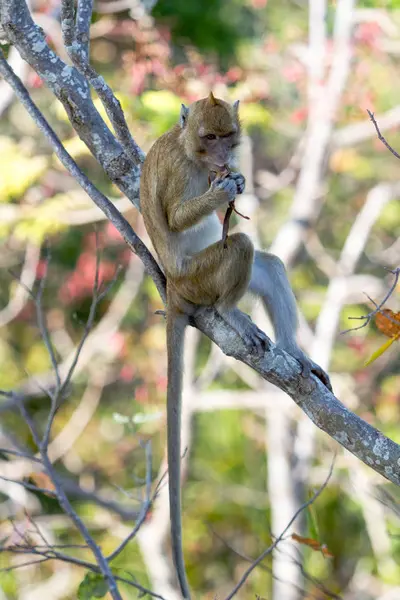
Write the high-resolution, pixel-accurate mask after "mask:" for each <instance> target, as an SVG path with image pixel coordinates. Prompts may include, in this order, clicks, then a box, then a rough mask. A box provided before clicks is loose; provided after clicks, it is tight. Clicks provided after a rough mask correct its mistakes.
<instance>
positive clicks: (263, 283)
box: [249, 251, 331, 389]
mask: <svg viewBox="0 0 400 600" xmlns="http://www.w3.org/2000/svg"><path fill="white" fill-rule="evenodd" d="M249 290H250V291H251V292H253V293H254V294H257V295H258V296H260V297H261V298H262V300H263V303H264V306H265V308H266V310H267V312H268V315H269V317H270V319H271V321H272V325H273V327H274V331H275V338H276V343H277V344H278V346H280V347H281V348H283V349H284V350H285V351H286V352H288V353H289V354H291V355H292V356H293V357H294V358H296V359H297V360H298V361H299V362H300V364H301V366H302V370H303V375H304V376H305V377H308V376H309V374H310V373H311V372H312V373H314V374H315V375H316V376H317V377H318V378H319V379H320V380H321V381H322V382H323V383H324V384H325V385H326V386H327V387H328V388H329V389H331V384H330V380H329V377H328V375H327V374H326V373H325V371H324V370H323V369H321V367H320V366H319V365H317V364H316V363H314V362H313V361H312V360H311V359H310V358H309V357H308V356H307V355H306V354H305V353H304V352H303V351H302V350H301V349H300V348H299V346H298V345H297V341H296V332H297V304H296V299H295V297H294V294H293V291H292V288H291V287H290V283H289V280H288V278H287V274H286V269H285V266H284V264H283V262H282V261H281V260H280V259H279V258H278V257H277V256H275V255H274V254H269V253H267V252H260V251H257V252H255V257H254V262H253V269H252V274H251V279H250V284H249Z"/></svg>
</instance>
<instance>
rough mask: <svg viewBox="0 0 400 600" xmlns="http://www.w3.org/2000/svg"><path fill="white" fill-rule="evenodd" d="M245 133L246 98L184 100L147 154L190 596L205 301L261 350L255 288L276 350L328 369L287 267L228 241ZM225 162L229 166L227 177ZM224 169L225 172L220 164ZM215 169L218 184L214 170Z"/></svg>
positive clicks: (178, 562) (173, 517)
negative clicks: (312, 347) (188, 516)
mask: <svg viewBox="0 0 400 600" xmlns="http://www.w3.org/2000/svg"><path fill="white" fill-rule="evenodd" d="M240 136H241V125H240V119H239V102H238V101H237V102H234V103H233V104H232V105H231V104H229V103H227V102H225V101H224V100H220V99H218V98H215V97H214V95H213V94H212V93H210V95H209V96H208V98H205V99H202V100H198V101H196V102H194V103H193V104H192V105H190V106H189V107H186V106H185V105H184V104H182V107H181V112H180V118H179V123H177V124H176V125H175V126H174V127H172V129H170V130H169V131H168V132H167V133H165V134H164V135H162V136H161V137H160V138H159V139H158V140H157V141H156V142H155V143H154V145H153V146H152V148H151V149H150V151H149V153H148V154H147V157H146V159H145V161H144V164H143V168H142V174H141V183H140V206H141V211H142V215H143V219H144V223H145V227H146V230H147V232H148V235H149V237H150V240H151V242H152V244H153V247H154V249H155V251H156V254H157V256H158V259H159V261H160V263H161V268H162V270H163V271H164V273H165V275H166V280H167V313H166V319H167V355H168V386H167V453H168V477H169V499H170V523H171V543H172V555H173V561H174V564H175V569H176V573H177V578H178V582H179V586H180V590H181V593H182V596H183V598H185V599H189V598H190V589H189V585H188V582H187V577H186V572H185V565H184V558H183V550H182V523H181V491H180V486H181V481H180V461H181V442H180V437H181V431H180V429H181V401H182V370H183V344H184V332H185V328H186V326H187V325H188V324H189V322H190V319H191V318H192V317H193V316H194V315H195V313H196V310H198V309H199V307H204V306H213V307H214V308H215V309H216V310H217V311H218V312H219V313H220V314H221V315H222V316H223V318H224V319H225V321H227V322H228V323H229V324H230V325H231V326H232V327H233V328H234V329H235V330H236V331H237V332H238V333H240V335H241V336H242V338H243V339H244V341H245V343H246V344H248V345H250V346H251V347H253V348H254V349H255V351H257V352H258V353H260V354H261V353H263V352H264V351H265V349H266V348H267V346H268V343H269V340H268V338H267V337H266V335H265V334H264V333H263V332H262V331H261V330H259V329H258V328H257V327H256V326H255V325H254V324H253V322H252V321H251V319H250V318H249V317H248V316H247V315H245V314H244V313H242V312H241V311H240V310H239V309H238V308H237V307H236V305H237V303H238V302H239V300H240V299H241V298H242V296H243V295H244V294H245V292H246V291H247V290H249V291H250V292H252V293H254V294H256V295H258V296H260V297H261V299H262V301H263V304H264V306H265V308H266V310H267V313H268V314H269V316H270V319H271V321H272V324H273V327H274V332H275V339H276V343H277V345H278V347H280V348H282V349H283V350H285V351H286V352H288V353H289V354H290V355H291V356H293V357H294V358H296V359H297V360H298V361H299V362H300V364H301V367H302V374H303V375H304V376H306V377H308V376H309V375H310V373H314V374H315V375H316V376H317V377H318V378H319V379H320V380H321V381H322V382H323V383H324V384H325V385H327V386H328V387H330V382H329V377H328V375H327V374H326V373H325V372H324V371H323V370H322V369H321V368H320V367H319V366H318V365H317V364H316V363H314V362H313V361H312V360H311V359H310V358H308V357H307V356H306V354H305V353H304V352H303V351H302V350H301V349H300V348H299V347H298V345H297V342H296V330H297V306H296V300H295V297H294V294H293V292H292V289H291V287H290V284H289V281H288V278H287V275H286V271H285V267H284V265H283V263H282V261H281V260H280V259H279V258H278V257H277V256H275V255H273V254H269V253H266V252H261V251H255V250H254V247H253V244H252V241H251V240H250V238H249V237H248V236H247V235H245V234H244V233H233V234H230V235H229V236H228V238H227V240H226V242H225V246H226V247H224V242H223V240H222V224H221V222H220V219H219V218H218V215H217V212H216V211H217V210H218V209H226V208H227V206H228V204H229V202H232V201H233V200H234V199H235V197H236V195H237V194H242V193H243V191H244V188H245V179H244V177H243V175H242V174H241V173H239V172H238V171H236V170H235V164H236V159H235V150H236V149H237V148H238V146H239V143H240ZM226 168H228V169H229V173H228V175H226ZM224 169H225V173H224V175H222V174H221V173H222V171H223V170H224ZM210 172H214V173H215V172H216V173H217V175H216V177H215V178H214V179H213V180H212V182H211V183H210V179H209V173H210Z"/></svg>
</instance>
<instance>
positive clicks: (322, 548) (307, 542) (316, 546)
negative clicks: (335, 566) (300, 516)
mask: <svg viewBox="0 0 400 600" xmlns="http://www.w3.org/2000/svg"><path fill="white" fill-rule="evenodd" d="M291 537H292V540H294V541H295V542H298V543H299V544H303V546H308V547H309V548H311V549H312V550H315V551H316V552H322V554H323V555H324V557H325V558H333V554H332V553H331V552H329V550H328V548H327V547H326V544H320V543H319V542H318V541H317V540H313V539H312V538H307V537H303V536H302V535H297V533H292V536H291Z"/></svg>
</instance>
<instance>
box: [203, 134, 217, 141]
mask: <svg viewBox="0 0 400 600" xmlns="http://www.w3.org/2000/svg"><path fill="white" fill-rule="evenodd" d="M206 139H207V140H216V139H217V136H216V135H215V134H214V133H209V134H208V135H206Z"/></svg>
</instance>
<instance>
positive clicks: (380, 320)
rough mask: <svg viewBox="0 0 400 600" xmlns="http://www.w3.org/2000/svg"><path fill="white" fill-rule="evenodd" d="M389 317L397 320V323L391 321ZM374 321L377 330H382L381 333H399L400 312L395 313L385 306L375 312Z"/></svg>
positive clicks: (395, 334)
mask: <svg viewBox="0 0 400 600" xmlns="http://www.w3.org/2000/svg"><path fill="white" fill-rule="evenodd" d="M388 317H389V318H388ZM390 319H393V320H394V321H397V322H398V325H397V323H393V321H391V320H390ZM375 323H376V326H377V328H378V329H379V331H382V333H384V334H385V335H387V336H388V337H395V336H398V335H400V312H397V313H395V312H393V311H392V310H389V309H388V308H385V309H384V310H382V311H381V312H378V313H377V314H376V316H375Z"/></svg>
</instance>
